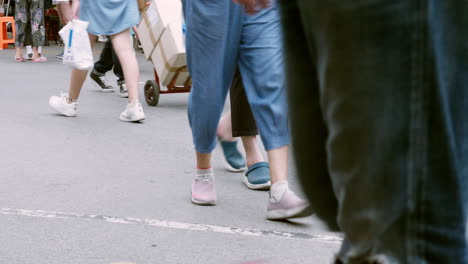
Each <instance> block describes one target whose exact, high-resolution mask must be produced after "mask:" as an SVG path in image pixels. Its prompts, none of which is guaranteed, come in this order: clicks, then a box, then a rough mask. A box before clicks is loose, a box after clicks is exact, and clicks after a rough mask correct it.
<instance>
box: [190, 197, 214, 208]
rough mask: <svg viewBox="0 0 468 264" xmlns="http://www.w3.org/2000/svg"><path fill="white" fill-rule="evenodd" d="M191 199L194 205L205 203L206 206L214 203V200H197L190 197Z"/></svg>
mask: <svg viewBox="0 0 468 264" xmlns="http://www.w3.org/2000/svg"><path fill="white" fill-rule="evenodd" d="M191 200H192V203H193V204H196V205H206V206H210V205H216V202H206V201H199V200H197V199H194V198H192V199H191Z"/></svg>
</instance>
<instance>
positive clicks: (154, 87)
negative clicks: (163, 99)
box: [145, 80, 159, 106]
mask: <svg viewBox="0 0 468 264" xmlns="http://www.w3.org/2000/svg"><path fill="white" fill-rule="evenodd" d="M145 100H146V103H147V104H148V105H151V106H156V105H157V104H158V102H159V84H158V83H156V81H154V80H148V81H146V83H145Z"/></svg>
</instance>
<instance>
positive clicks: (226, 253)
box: [0, 44, 341, 264]
mask: <svg viewBox="0 0 468 264" xmlns="http://www.w3.org/2000/svg"><path fill="white" fill-rule="evenodd" d="M101 47H102V44H98V45H97V46H96V47H95V53H96V57H97V55H98V53H99V50H100V48H101ZM60 51H61V47H57V46H50V47H45V48H44V51H43V54H44V55H45V56H46V57H48V59H49V61H48V62H46V63H43V64H40V63H32V62H25V63H16V62H14V59H13V58H14V50H13V49H9V50H0V98H1V102H0V124H1V125H0V137H1V139H2V143H1V148H0V150H1V151H0V227H1V228H0V231H1V235H0V264H7V263H8V264H29V263H31V264H32V263H34V264H68V263H70V264H81V263H83V264H84V263H86V264H94V263H103V264H115V263H132V264H133V263H136V264H146V263H147V264H150V263H152V264H154V263H197V264H198V263H227V264H231V263H232V264H241V263H244V264H246V263H256V264H259V263H268V264H270V263H271V264H274V263H292V264H296V263H330V262H331V259H332V257H333V254H334V253H335V252H336V251H337V250H338V248H339V243H340V240H341V238H340V234H336V233H329V232H327V231H326V229H325V228H324V227H323V225H322V224H321V223H320V221H319V220H318V219H316V218H314V217H308V218H303V219H298V220H295V221H292V222H272V221H267V220H266V219H265V211H266V204H267V192H264V191H251V190H248V189H247V188H246V187H245V186H244V185H243V184H242V181H241V177H242V174H239V173H230V172H228V171H226V170H225V169H224V166H223V160H222V156H221V152H220V150H219V149H216V151H215V155H214V170H215V175H216V188H217V191H218V199H219V201H218V205H217V206H214V207H200V206H196V205H193V204H192V203H191V202H190V197H189V187H190V181H191V178H192V174H193V173H194V167H195V164H194V152H193V145H192V142H191V136H190V128H189V125H188V122H187V112H186V103H187V97H188V94H172V95H161V98H160V101H159V105H158V106H157V107H150V106H147V105H146V104H145V103H143V107H144V110H145V113H146V116H147V119H146V120H145V122H144V123H142V124H130V123H125V122H121V121H119V119H118V117H119V114H120V112H121V111H122V110H123V109H124V107H125V104H126V101H125V99H122V98H120V97H119V95H118V93H111V94H104V93H101V92H99V91H98V90H97V89H96V88H95V87H94V86H93V85H92V84H91V82H90V81H89V80H88V81H87V82H86V83H85V86H84V87H83V91H82V94H81V98H80V100H79V110H78V111H79V116H78V117H75V118H65V117H62V116H58V115H56V114H54V113H53V111H52V110H51V109H49V107H48V104H47V102H48V98H49V96H51V95H57V94H59V91H60V90H63V91H66V90H67V88H68V80H69V68H67V67H66V66H64V65H62V64H61V61H59V60H58V59H56V58H55V57H54V55H55V54H57V53H59V52H60ZM138 59H139V62H140V67H141V81H142V82H145V81H146V80H148V79H153V78H154V77H153V71H152V64H151V63H150V62H147V61H145V60H144V57H143V56H142V54H141V53H138ZM108 77H109V79H111V80H113V81H115V77H114V76H113V74H112V73H109V74H108ZM141 86H142V84H141ZM141 91H142V89H141ZM140 99H141V100H142V101H144V98H143V96H142V93H141V98H140ZM291 164H292V163H291ZM290 177H291V179H290V181H291V187H292V189H293V190H295V191H297V192H299V193H300V188H299V186H298V183H297V179H296V173H295V171H294V168H291V171H290Z"/></svg>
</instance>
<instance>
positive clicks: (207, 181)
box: [191, 172, 216, 205]
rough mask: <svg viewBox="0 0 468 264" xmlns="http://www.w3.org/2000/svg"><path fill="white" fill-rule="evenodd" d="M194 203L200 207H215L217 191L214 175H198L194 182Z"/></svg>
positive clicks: (192, 191)
mask: <svg viewBox="0 0 468 264" xmlns="http://www.w3.org/2000/svg"><path fill="white" fill-rule="evenodd" d="M191 193H192V203H194V204H198V205H215V204H216V190H215V187H214V176H213V173H212V172H211V173H206V174H198V175H197V176H195V179H194V180H193V181H192V190H191Z"/></svg>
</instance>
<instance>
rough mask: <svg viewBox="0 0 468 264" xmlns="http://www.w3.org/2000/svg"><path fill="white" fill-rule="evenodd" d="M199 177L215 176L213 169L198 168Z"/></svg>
mask: <svg viewBox="0 0 468 264" xmlns="http://www.w3.org/2000/svg"><path fill="white" fill-rule="evenodd" d="M199 175H211V176H213V168H211V167H210V168H208V169H199V168H197V176H199Z"/></svg>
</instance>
